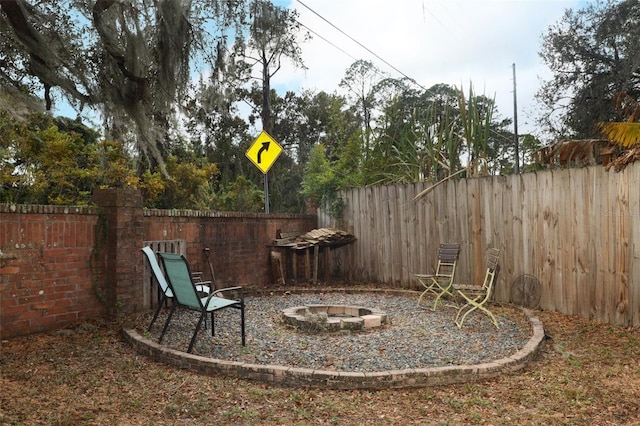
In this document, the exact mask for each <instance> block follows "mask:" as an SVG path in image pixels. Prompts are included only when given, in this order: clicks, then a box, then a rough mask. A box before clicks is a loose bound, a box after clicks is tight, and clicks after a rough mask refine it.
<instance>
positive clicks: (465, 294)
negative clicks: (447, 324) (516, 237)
mask: <svg viewBox="0 0 640 426" xmlns="http://www.w3.org/2000/svg"><path fill="white" fill-rule="evenodd" d="M499 257H500V250H499V249H496V248H491V249H489V252H488V254H487V271H486V272H485V275H484V282H483V283H482V285H481V286H480V285H464V284H454V285H453V288H454V289H455V291H456V296H460V297H461V298H462V299H463V300H464V302H465V303H464V304H463V305H462V307H460V309H458V312H457V314H456V318H455V322H456V325H457V326H458V328H462V324H463V323H464V320H465V318H466V317H467V315H469V314H470V313H471V312H473V311H475V310H480V311H482V312H484V313H485V314H486V315H487V316H488V317H489V318H490V319H491V321H492V322H493V325H495V326H496V328H500V326H499V325H498V321H497V320H496V317H495V316H493V313H491V311H490V310H489V308H488V307H487V302H488V301H489V299H490V298H491V294H492V292H493V286H494V284H495V281H496V275H497V273H498V269H499V266H498V258H499Z"/></svg>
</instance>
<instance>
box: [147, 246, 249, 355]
mask: <svg viewBox="0 0 640 426" xmlns="http://www.w3.org/2000/svg"><path fill="white" fill-rule="evenodd" d="M158 256H159V257H160V260H161V261H162V264H163V266H164V271H165V273H166V276H167V282H168V284H169V287H170V288H171V291H172V292H173V294H174V301H175V303H174V304H173V305H172V306H171V311H170V312H169V316H168V317H167V320H166V322H165V324H164V328H163V329H162V334H161V335H160V338H159V339H158V343H161V342H162V338H163V337H164V335H165V333H166V332H167V329H168V327H169V323H170V322H171V318H172V317H173V314H174V312H175V310H176V308H177V307H178V306H180V307H183V308H185V309H190V310H193V311H198V312H200V318H199V320H198V323H197V324H196V328H195V330H194V332H193V336H192V337H191V342H190V343H189V348H188V349H187V352H188V353H190V352H191V350H192V349H193V344H194V343H195V341H196V337H197V336H198V331H200V326H201V325H202V321H203V320H204V319H205V318H206V315H207V314H208V313H209V314H211V335H212V336H214V335H215V317H214V313H215V312H216V311H219V310H222V309H225V308H234V309H238V310H240V327H241V340H242V346H245V324H244V306H245V304H244V293H243V290H242V287H240V286H236V287H227V288H221V289H219V290H215V291H213V292H211V293H210V294H209V295H208V296H207V297H200V296H199V295H198V291H197V289H196V283H195V282H194V281H193V277H192V276H191V272H190V271H189V264H188V262H187V259H185V257H184V256H182V255H181V254H175V253H158ZM225 293H232V294H235V295H237V296H239V297H238V298H237V299H231V298H228V297H227V295H226V294H225Z"/></svg>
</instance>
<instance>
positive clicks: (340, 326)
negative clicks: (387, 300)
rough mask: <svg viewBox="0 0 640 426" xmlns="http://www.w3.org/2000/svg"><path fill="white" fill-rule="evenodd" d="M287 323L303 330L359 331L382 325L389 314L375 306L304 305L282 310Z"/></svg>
mask: <svg viewBox="0 0 640 426" xmlns="http://www.w3.org/2000/svg"><path fill="white" fill-rule="evenodd" d="M282 318H283V320H284V323H285V324H288V325H291V326H293V327H295V328H297V329H299V330H303V331H312V332H320V331H327V332H332V331H340V330H349V331H357V330H363V329H370V328H376V327H380V326H382V325H383V324H386V322H387V314H386V312H384V311H381V310H379V309H375V308H366V307H363V306H352V305H304V306H294V307H292V308H287V309H284V310H283V311H282Z"/></svg>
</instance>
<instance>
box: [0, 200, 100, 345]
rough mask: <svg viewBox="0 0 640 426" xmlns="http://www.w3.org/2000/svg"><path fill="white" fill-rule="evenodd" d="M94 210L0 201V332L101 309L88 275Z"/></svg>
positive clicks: (96, 267) (92, 271) (55, 323)
mask: <svg viewBox="0 0 640 426" xmlns="http://www.w3.org/2000/svg"><path fill="white" fill-rule="evenodd" d="M97 221H98V215H97V210H96V209H94V208H88V207H60V206H35V205H34V206H26V205H19V206H16V205H2V204H0V336H2V337H10V336H12V335H17V334H26V333H32V332H40V331H45V330H49V329H53V328H57V327H62V326H64V325H66V324H69V323H74V322H78V321H81V320H83V319H85V318H92V317H96V316H100V315H103V314H104V313H105V312H106V311H105V305H104V303H103V301H102V300H101V299H100V298H99V297H98V295H97V293H96V282H95V281H94V280H93V278H94V277H99V276H100V275H102V271H101V268H102V266H103V265H102V264H101V263H100V262H99V261H98V262H96V261H95V260H96V259H95V258H94V257H93V255H94V251H93V250H94V241H95V228H96V223H97Z"/></svg>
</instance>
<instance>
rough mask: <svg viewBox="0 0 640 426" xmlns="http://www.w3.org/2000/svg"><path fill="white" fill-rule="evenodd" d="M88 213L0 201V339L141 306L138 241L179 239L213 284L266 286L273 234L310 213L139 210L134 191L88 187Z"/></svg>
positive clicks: (300, 223) (305, 224) (304, 227)
mask: <svg viewBox="0 0 640 426" xmlns="http://www.w3.org/2000/svg"><path fill="white" fill-rule="evenodd" d="M93 201H94V203H95V204H96V205H97V206H98V207H60V206H26V205H7V204H0V337H1V338H8V337H13V336H18V335H24V334H30V333H35V332H42V331H47V330H52V329H57V328H63V327H65V326H68V325H71V324H75V323H78V322H81V321H85V320H88V319H91V318H95V317H99V316H105V315H108V316H112V317H113V316H116V315H118V314H126V313H132V312H138V311H140V310H143V309H146V308H147V307H146V306H144V303H143V287H142V286H143V283H142V274H143V265H144V264H143V257H142V253H141V252H140V247H142V244H143V241H159V240H176V239H183V240H185V241H186V246H187V250H186V256H187V258H188V259H189V262H190V263H191V265H192V268H193V270H200V271H203V272H204V273H205V277H207V278H208V276H209V275H210V273H209V266H208V264H207V259H206V257H205V256H204V249H205V248H209V249H210V253H211V255H210V256H211V260H212V264H213V268H214V270H215V274H216V279H217V281H218V283H219V285H222V286H226V285H242V286H246V287H264V286H267V285H269V284H270V283H272V282H273V277H272V273H271V265H270V259H269V247H268V245H269V244H270V243H271V242H272V240H273V239H274V238H275V235H276V230H277V229H296V230H299V231H300V232H301V233H305V232H307V231H309V230H311V229H314V228H315V227H317V218H316V216H314V215H286V214H243V213H219V212H210V211H184V210H143V209H142V207H141V206H142V200H141V198H140V195H139V193H138V192H137V191H130V190H98V191H96V192H95V193H94V197H93Z"/></svg>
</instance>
